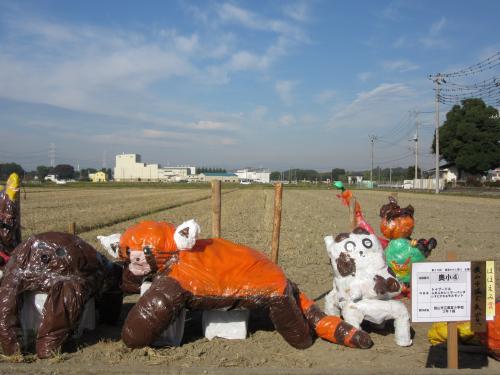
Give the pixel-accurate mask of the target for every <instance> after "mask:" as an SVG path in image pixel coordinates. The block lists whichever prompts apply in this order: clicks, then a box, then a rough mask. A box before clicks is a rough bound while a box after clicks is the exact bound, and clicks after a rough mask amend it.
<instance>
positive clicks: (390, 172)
mask: <svg viewBox="0 0 500 375" xmlns="http://www.w3.org/2000/svg"><path fill="white" fill-rule="evenodd" d="M389 184H390V185H392V167H389Z"/></svg>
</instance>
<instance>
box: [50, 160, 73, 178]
mask: <svg viewBox="0 0 500 375" xmlns="http://www.w3.org/2000/svg"><path fill="white" fill-rule="evenodd" d="M51 173H53V174H55V175H56V176H57V178H59V179H61V180H69V179H72V178H73V177H74V176H75V168H73V166H72V165H69V164H58V165H56V166H55V167H54V168H53V169H52V170H51Z"/></svg>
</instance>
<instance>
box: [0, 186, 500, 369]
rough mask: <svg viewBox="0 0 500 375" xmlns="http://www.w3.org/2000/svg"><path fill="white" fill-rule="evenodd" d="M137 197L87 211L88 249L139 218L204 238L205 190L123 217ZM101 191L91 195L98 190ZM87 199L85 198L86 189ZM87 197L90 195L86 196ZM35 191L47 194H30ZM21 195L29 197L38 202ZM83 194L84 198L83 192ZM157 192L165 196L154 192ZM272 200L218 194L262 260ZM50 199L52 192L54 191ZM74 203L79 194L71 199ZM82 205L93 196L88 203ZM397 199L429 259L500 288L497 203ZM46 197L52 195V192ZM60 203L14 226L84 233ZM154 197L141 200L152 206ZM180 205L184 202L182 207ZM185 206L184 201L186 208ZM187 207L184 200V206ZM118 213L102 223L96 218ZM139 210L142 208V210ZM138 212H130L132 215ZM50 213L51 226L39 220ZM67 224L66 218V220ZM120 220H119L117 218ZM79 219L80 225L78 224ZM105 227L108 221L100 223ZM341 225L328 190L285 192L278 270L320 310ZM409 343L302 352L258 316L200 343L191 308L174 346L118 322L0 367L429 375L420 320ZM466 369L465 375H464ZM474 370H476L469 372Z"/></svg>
mask: <svg viewBox="0 0 500 375" xmlns="http://www.w3.org/2000/svg"><path fill="white" fill-rule="evenodd" d="M140 191H141V193H140V194H128V195H124V193H123V192H120V193H119V194H120V195H119V196H117V194H116V191H115V192H113V191H112V190H110V191H108V192H106V194H108V195H107V196H108V197H110V199H112V202H113V204H110V205H107V206H106V207H105V209H101V210H99V211H93V212H92V215H93V217H94V219H95V221H96V222H99V223H100V224H99V225H98V226H94V227H100V228H99V229H95V230H90V231H86V232H84V233H82V234H81V237H82V238H84V239H85V240H87V241H89V242H90V243H92V244H93V245H94V246H97V243H96V240H95V237H96V235H98V234H111V233H115V232H122V231H123V230H124V229H125V228H127V227H128V226H129V225H130V224H132V223H135V222H137V221H138V220H141V219H153V220H167V221H171V222H174V223H180V222H181V221H183V220H186V219H189V218H195V219H196V220H197V221H198V222H199V223H200V225H201V227H202V235H203V236H207V237H209V236H210V228H211V223H210V200H209V199H203V198H204V197H207V196H208V194H209V191H208V190H198V191H197V190H194V191H191V190H190V191H174V190H167V191H165V192H162V191H161V190H154V192H151V194H156V195H155V199H154V200H157V202H159V203H158V205H156V207H160V208H161V207H162V205H166V206H167V205H168V204H169V201H171V202H174V203H172V204H171V206H173V208H170V209H165V210H162V211H158V210H156V209H155V204H154V203H151V206H148V210H147V211H150V212H152V211H153V212H155V213H153V214H150V215H146V216H143V217H140V219H139V218H134V219H132V220H129V221H121V220H123V218H127V216H126V212H127V206H128V205H130V206H131V207H132V206H134V207H137V206H140V205H139V204H138V202H140V201H141V200H144V199H145V197H148V196H151V195H150V194H149V193H148V191H147V190H140ZM103 192H104V191H99V194H102V193H103ZM87 193H88V194H91V193H90V192H87ZM94 193H95V192H94ZM36 194H48V193H44V192H43V191H42V192H38V193H36ZM36 194H31V195H30V194H29V193H28V201H29V200H30V199H33V200H38V199H40V197H38V196H37V197H36V198H35V197H34V196H35V195H36ZM82 194H84V195H85V194H86V193H85V192H82ZM163 194H165V195H164V196H163ZM355 194H356V196H357V198H358V200H359V202H360V203H361V205H362V207H363V209H364V212H365V216H366V218H367V220H368V221H369V222H370V223H372V224H373V225H374V227H376V228H378V220H379V219H378V210H379V208H380V206H381V205H382V204H384V203H386V202H387V196H388V193H386V192H376V191H357V192H356V193H355ZM273 195H274V192H273V190H271V189H267V190H264V189H263V190H258V189H241V190H234V191H225V192H224V194H223V198H222V235H223V237H225V238H227V239H229V240H232V241H235V242H239V243H243V244H246V245H248V246H251V247H254V248H256V249H260V250H262V251H264V252H266V253H268V254H269V252H270V242H271V231H272V215H273ZM57 196H59V195H57ZM79 197H80V199H81V196H79ZM86 199H87V202H89V201H92V198H91V197H90V198H89V197H87V198H86ZM398 199H399V203H400V204H402V205H407V204H409V203H411V204H412V205H413V206H414V207H415V218H416V228H415V232H414V237H415V238H419V237H426V238H428V237H430V236H434V237H435V238H437V240H438V247H437V249H435V250H434V252H433V254H432V255H431V257H430V260H433V261H440V260H444V259H445V253H446V251H451V250H452V251H456V252H457V255H458V258H459V259H460V260H495V261H497V262H496V281H497V295H498V293H499V291H500V288H499V287H498V285H500V283H499V279H500V277H499V276H500V256H499V246H498V232H499V229H500V228H499V223H500V199H491V198H473V197H460V196H444V195H439V196H435V195H427V194H411V193H399V196H398ZM54 200H55V201H56V200H59V198H57V197H55V196H54ZM64 200H65V201H66V202H67V205H68V206H69V207H71V216H60V215H59V214H58V213H57V212H54V208H52V207H51V205H42V204H38V205H37V204H35V203H30V202H23V214H24V216H23V223H27V225H29V226H30V230H31V231H38V230H46V229H49V228H56V229H65V228H66V227H67V223H66V222H67V221H71V220H76V221H79V220H80V218H82V219H81V220H82V222H84V223H85V224H84V227H87V228H92V227H93V226H92V223H93V222H92V220H90V219H86V217H87V216H88V214H87V213H86V212H87V210H88V209H89V207H88V204H81V202H79V201H77V200H76V198H75V199H73V198H72V196H71V194H68V195H67V196H65V198H64ZM154 200H151V201H148V202H152V201H154ZM183 202H184V203H183ZM185 202H188V203H185ZM189 202H191V203H189ZM115 210H117V211H119V212H120V215H122V214H123V215H122V216H120V215H117V216H115V217H113V218H112V220H111V219H109V220H108V221H106V220H103V221H99V220H100V216H103V215H108V214H110V212H113V211H115ZM145 212H146V211H145ZM139 214H140V210H139V211H136V212H135V214H134V215H133V217H135V216H137V215H139ZM44 217H50V218H51V219H50V222H44V220H43V218H44ZM72 218H74V219H72ZM121 218H122V219H121ZM86 220H88V221H86ZM106 223H116V224H111V225H107V226H106ZM348 229H349V223H348V217H347V208H346V207H344V206H342V205H341V204H340V202H339V200H338V199H337V198H336V197H335V192H334V191H331V190H299V189H291V188H289V189H287V188H286V187H285V191H284V196H283V218H282V231H281V243H280V265H281V266H282V267H283V269H284V270H285V272H286V273H287V275H288V276H289V278H290V279H292V280H293V281H295V282H296V283H297V284H298V285H299V287H300V288H301V290H303V291H305V292H306V293H307V294H308V295H309V296H310V297H312V298H314V299H316V300H317V301H318V304H319V305H320V306H321V307H323V303H324V295H325V294H326V293H327V292H328V291H329V290H330V288H331V284H332V273H331V265H330V264H329V260H328V257H327V255H326V251H325V246H324V244H323V237H324V236H325V235H328V234H337V233H339V232H342V231H347V230H348ZM136 299H137V297H136V296H129V297H127V299H126V302H125V306H124V307H125V308H124V312H123V318H124V317H125V315H126V313H127V311H128V310H129V309H130V307H131V306H132V304H133V302H134V301H136ZM412 327H413V329H414V331H415V336H414V340H413V346H411V347H409V348H401V347H398V346H397V345H396V344H395V342H394V335H393V334H392V333H390V332H389V333H388V332H372V333H371V336H372V339H373V341H374V343H375V345H374V346H373V347H372V348H371V349H369V350H364V351H362V350H356V349H349V348H345V347H342V346H339V345H334V344H331V343H329V342H326V341H323V340H321V339H318V340H316V342H315V343H314V345H313V346H312V347H310V348H309V349H307V350H296V349H293V348H292V347H290V346H289V345H288V344H287V343H286V342H285V341H284V340H283V339H282V338H281V336H280V335H279V334H278V333H277V332H275V331H274V330H273V327H272V324H271V323H270V321H269V320H268V319H267V318H266V314H265V312H264V311H257V312H255V313H254V314H252V317H251V321H250V332H249V337H248V338H247V339H246V340H242V341H228V340H223V339H214V340H212V341H208V340H207V339H205V338H204V337H203V335H202V332H201V317H200V314H199V313H197V312H192V313H190V314H189V315H188V322H187V324H186V332H185V335H184V342H183V345H182V346H181V347H179V348H163V349H151V348H146V349H138V350H130V349H128V348H126V347H125V346H124V345H123V343H122V342H121V341H120V326H119V325H118V326H114V327H110V326H99V327H98V329H97V330H96V332H95V333H88V334H85V336H84V337H83V338H82V339H81V340H79V341H78V342H76V343H74V342H72V343H69V344H68V345H67V346H66V347H65V348H64V349H65V353H64V354H62V355H60V356H59V357H57V358H54V359H51V360H43V361H41V360H35V358H34V357H33V356H29V355H28V356H25V357H24V359H19V360H20V361H21V362H23V363H12V362H13V361H14V360H15V359H13V358H4V362H3V363H1V364H0V372H2V373H13V372H17V373H24V372H26V373H31V372H37V373H70V374H73V373H79V372H81V373H95V372H97V373H144V372H146V373H156V372H167V373H189V374H190V373H204V374H210V373H224V374H226V373H236V372H237V373H249V374H257V373H258V374H261V373H311V374H312V373H314V374H316V373H321V374H323V373H332V372H335V373H349V374H354V373H402V372H405V373H423V372H426V373H429V372H431V373H432V372H434V371H429V370H428V369H427V370H426V369H425V366H426V363H427V362H428V360H431V359H432V358H434V357H436V358H437V359H439V360H440V361H441V365H442V364H443V360H445V358H446V351H444V350H441V349H432V350H431V352H432V355H431V356H430V357H432V358H429V352H430V351H429V348H430V345H429V344H428V342H427V329H428V327H429V324H414V325H413V326H412ZM461 360H463V361H465V363H464V364H465V365H467V366H475V367H482V369H481V372H482V373H496V374H498V373H500V363H499V362H495V361H493V360H491V359H490V360H487V359H485V358H484V357H483V356H481V355H475V356H471V355H467V354H466V353H462V354H461ZM471 373H472V372H471ZM476 373H477V370H476Z"/></svg>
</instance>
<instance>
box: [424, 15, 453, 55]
mask: <svg viewBox="0 0 500 375" xmlns="http://www.w3.org/2000/svg"><path fill="white" fill-rule="evenodd" d="M447 23H448V21H447V19H446V17H444V16H443V17H441V18H440V19H439V20H438V21H436V22H434V23H433V24H432V25H431V27H430V28H429V31H428V32H427V34H426V35H425V36H423V37H421V38H420V39H419V42H420V43H421V44H422V45H423V46H424V47H427V48H445V47H449V42H448V41H447V40H446V39H445V38H443V36H442V35H441V34H442V31H443V30H444V28H445V27H446V25H447Z"/></svg>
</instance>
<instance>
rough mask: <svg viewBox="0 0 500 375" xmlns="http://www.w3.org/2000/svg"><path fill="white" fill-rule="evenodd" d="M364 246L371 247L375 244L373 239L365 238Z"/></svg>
mask: <svg viewBox="0 0 500 375" xmlns="http://www.w3.org/2000/svg"><path fill="white" fill-rule="evenodd" d="M363 246H364V247H366V248H367V249H371V248H372V246H373V242H372V240H370V239H369V238H364V239H363Z"/></svg>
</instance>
